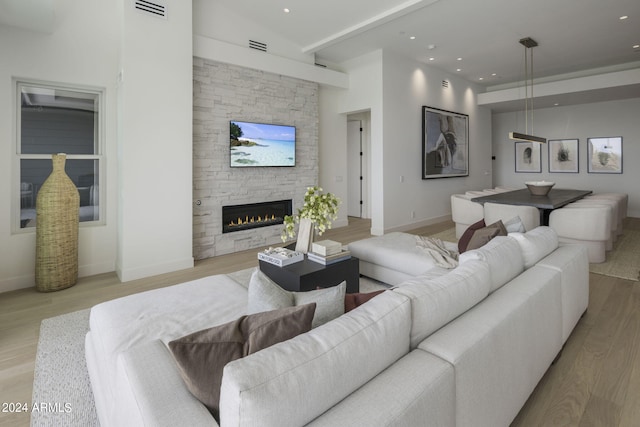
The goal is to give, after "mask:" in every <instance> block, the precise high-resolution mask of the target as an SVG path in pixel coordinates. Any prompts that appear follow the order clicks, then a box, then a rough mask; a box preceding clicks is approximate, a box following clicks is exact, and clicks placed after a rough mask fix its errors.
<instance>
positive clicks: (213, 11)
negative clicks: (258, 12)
mask: <svg viewBox="0 0 640 427" xmlns="http://www.w3.org/2000/svg"><path fill="white" fill-rule="evenodd" d="M193 12H194V13H193V32H194V34H198V35H200V36H204V37H207V38H211V39H215V40H220V41H223V42H226V43H230V44H233V45H236V46H241V47H247V48H248V46H249V40H254V41H259V42H262V43H266V44H267V52H269V54H272V55H275V56H280V57H284V58H289V59H293V60H294V61H299V62H304V63H306V64H312V65H313V63H314V59H315V56H314V55H312V54H305V53H302V46H299V45H296V44H295V43H292V42H291V41H290V40H287V39H285V38H284V37H282V36H280V35H278V34H277V33H276V32H274V31H273V30H271V29H269V28H267V27H265V26H263V25H261V24H260V22H254V21H250V20H248V19H247V18H245V17H244V16H242V15H238V14H236V13H235V12H234V11H232V10H229V9H228V8H227V7H225V5H224V4H223V3H222V2H219V1H211V0H193ZM196 56H199V55H196ZM210 59H215V58H210ZM238 65H240V64H238Z"/></svg>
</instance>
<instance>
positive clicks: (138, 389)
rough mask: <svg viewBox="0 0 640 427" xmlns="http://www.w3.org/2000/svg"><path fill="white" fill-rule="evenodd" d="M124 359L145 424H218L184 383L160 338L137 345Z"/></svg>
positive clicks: (122, 358)
mask: <svg viewBox="0 0 640 427" xmlns="http://www.w3.org/2000/svg"><path fill="white" fill-rule="evenodd" d="M120 362H121V363H122V368H123V371H124V373H125V375H126V377H127V379H128V381H129V385H130V387H131V391H132V393H133V395H134V397H135V399H136V402H135V403H136V405H137V407H138V409H139V410H140V415H141V418H142V420H143V424H144V425H145V426H156V427H161V426H167V427H169V426H177V425H188V426H217V425H218V424H217V423H216V421H215V419H214V418H213V416H212V415H211V413H210V412H209V411H208V410H207V408H206V407H205V406H204V405H203V404H202V403H201V402H200V401H199V400H198V399H196V398H195V397H194V396H193V395H192V394H191V393H190V392H189V390H188V389H187V387H186V385H185V384H184V382H183V380H182V377H181V376H180V373H179V372H178V367H177V366H176V364H175V362H174V360H173V357H172V356H171V353H170V352H169V349H168V348H167V347H166V346H165V345H164V343H163V342H162V341H160V340H154V341H150V342H147V343H144V344H141V345H139V346H136V347H133V348H132V349H130V350H128V351H127V352H125V353H123V354H121V356H120Z"/></svg>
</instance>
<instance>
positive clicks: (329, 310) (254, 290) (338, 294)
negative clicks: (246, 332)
mask: <svg viewBox="0 0 640 427" xmlns="http://www.w3.org/2000/svg"><path fill="white" fill-rule="evenodd" d="M346 290H347V282H342V283H340V284H339V285H338V286H332V287H330V288H325V289H318V290H315V291H307V292H291V291H287V290H285V289H282V288H281V287H280V286H278V285H277V284H276V283H275V282H273V281H272V280H271V279H270V278H269V277H267V275H265V274H264V273H263V272H262V271H260V269H259V268H256V270H255V271H254V272H253V274H252V275H251V279H250V280H249V289H248V294H249V295H248V298H249V301H248V308H247V312H248V314H253V313H260V312H263V311H270V310H278V309H280V308H285V307H292V306H297V305H304V304H309V303H312V302H315V303H316V312H315V314H314V316H313V322H312V327H313V328H315V327H317V326H320V325H322V324H324V323H327V322H329V321H330V320H333V319H335V318H336V317H338V316H341V315H343V314H344V295H345V293H346Z"/></svg>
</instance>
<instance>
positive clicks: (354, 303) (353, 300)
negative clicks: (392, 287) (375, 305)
mask: <svg viewBox="0 0 640 427" xmlns="http://www.w3.org/2000/svg"><path fill="white" fill-rule="evenodd" d="M384 291H385V289H381V290H379V291H373V292H366V293H364V292H360V293H355V294H346V295H345V296H344V312H345V313H347V312H349V311H351V310H353V309H354V308H356V307H359V306H361V305H362V304H364V303H365V302H367V301H369V300H370V299H371V298H373V297H375V296H378V295H380V294H381V293H383V292H384Z"/></svg>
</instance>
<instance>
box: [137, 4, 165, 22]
mask: <svg viewBox="0 0 640 427" xmlns="http://www.w3.org/2000/svg"><path fill="white" fill-rule="evenodd" d="M134 7H135V8H136V10H137V11H138V12H142V13H145V14H148V15H151V16H154V17H156V18H162V19H167V6H166V5H164V4H162V3H161V2H159V1H157V0H156V1H155V2H150V1H146V0H134Z"/></svg>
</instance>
